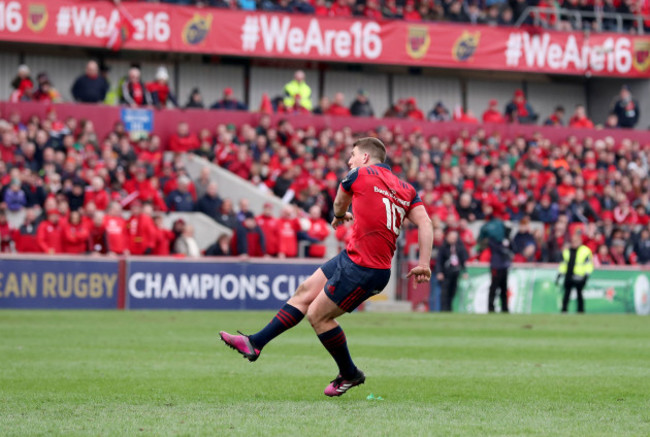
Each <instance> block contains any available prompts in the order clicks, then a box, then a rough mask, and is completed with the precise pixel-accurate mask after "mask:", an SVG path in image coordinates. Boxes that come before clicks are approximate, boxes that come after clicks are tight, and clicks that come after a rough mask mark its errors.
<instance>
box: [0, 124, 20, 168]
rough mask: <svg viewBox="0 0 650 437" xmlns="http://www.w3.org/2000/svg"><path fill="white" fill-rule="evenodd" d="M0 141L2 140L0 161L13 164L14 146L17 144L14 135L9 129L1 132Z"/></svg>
mask: <svg viewBox="0 0 650 437" xmlns="http://www.w3.org/2000/svg"><path fill="white" fill-rule="evenodd" d="M0 139H1V140H2V144H0V161H2V162H4V163H5V164H13V163H14V161H15V155H16V144H17V142H18V138H17V136H16V133H15V132H14V131H13V130H11V129H7V130H6V131H4V132H2V136H1V137H0Z"/></svg>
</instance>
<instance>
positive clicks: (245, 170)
mask: <svg viewBox="0 0 650 437" xmlns="http://www.w3.org/2000/svg"><path fill="white" fill-rule="evenodd" d="M252 165H253V158H252V157H251V156H250V155H249V154H248V147H247V146H239V149H238V150H237V159H236V160H235V161H233V162H231V163H230V164H229V165H228V170H229V171H230V172H231V173H233V174H236V175H237V176H239V177H240V178H242V179H245V180H249V179H250V176H251V166H252Z"/></svg>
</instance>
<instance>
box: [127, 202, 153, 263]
mask: <svg viewBox="0 0 650 437" xmlns="http://www.w3.org/2000/svg"><path fill="white" fill-rule="evenodd" d="M143 209H144V208H143V207H142V202H140V201H139V200H135V201H133V203H131V217H130V218H129V219H128V220H127V221H126V234H127V240H128V248H129V252H130V253H131V255H150V254H151V253H153V249H154V246H155V243H156V236H157V235H156V234H157V232H156V225H155V224H154V222H153V219H152V218H151V215H150V214H149V213H146V212H144V211H143ZM149 209H151V206H149Z"/></svg>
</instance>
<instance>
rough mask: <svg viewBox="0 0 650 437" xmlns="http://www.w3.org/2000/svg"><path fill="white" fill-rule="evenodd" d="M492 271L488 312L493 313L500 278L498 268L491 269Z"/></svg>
mask: <svg viewBox="0 0 650 437" xmlns="http://www.w3.org/2000/svg"><path fill="white" fill-rule="evenodd" d="M490 272H491V273H492V275H491V276H490V292H489V294H488V312H490V313H493V312H494V299H495V298H496V295H497V284H498V278H497V272H498V270H497V269H490Z"/></svg>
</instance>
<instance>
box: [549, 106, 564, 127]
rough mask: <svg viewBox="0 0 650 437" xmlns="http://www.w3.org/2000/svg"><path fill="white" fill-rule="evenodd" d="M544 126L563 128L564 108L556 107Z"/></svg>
mask: <svg viewBox="0 0 650 437" xmlns="http://www.w3.org/2000/svg"><path fill="white" fill-rule="evenodd" d="M544 126H564V106H561V105H558V106H556V107H555V111H553V113H552V114H551V115H549V116H548V118H547V119H546V120H545V121H544Z"/></svg>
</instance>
